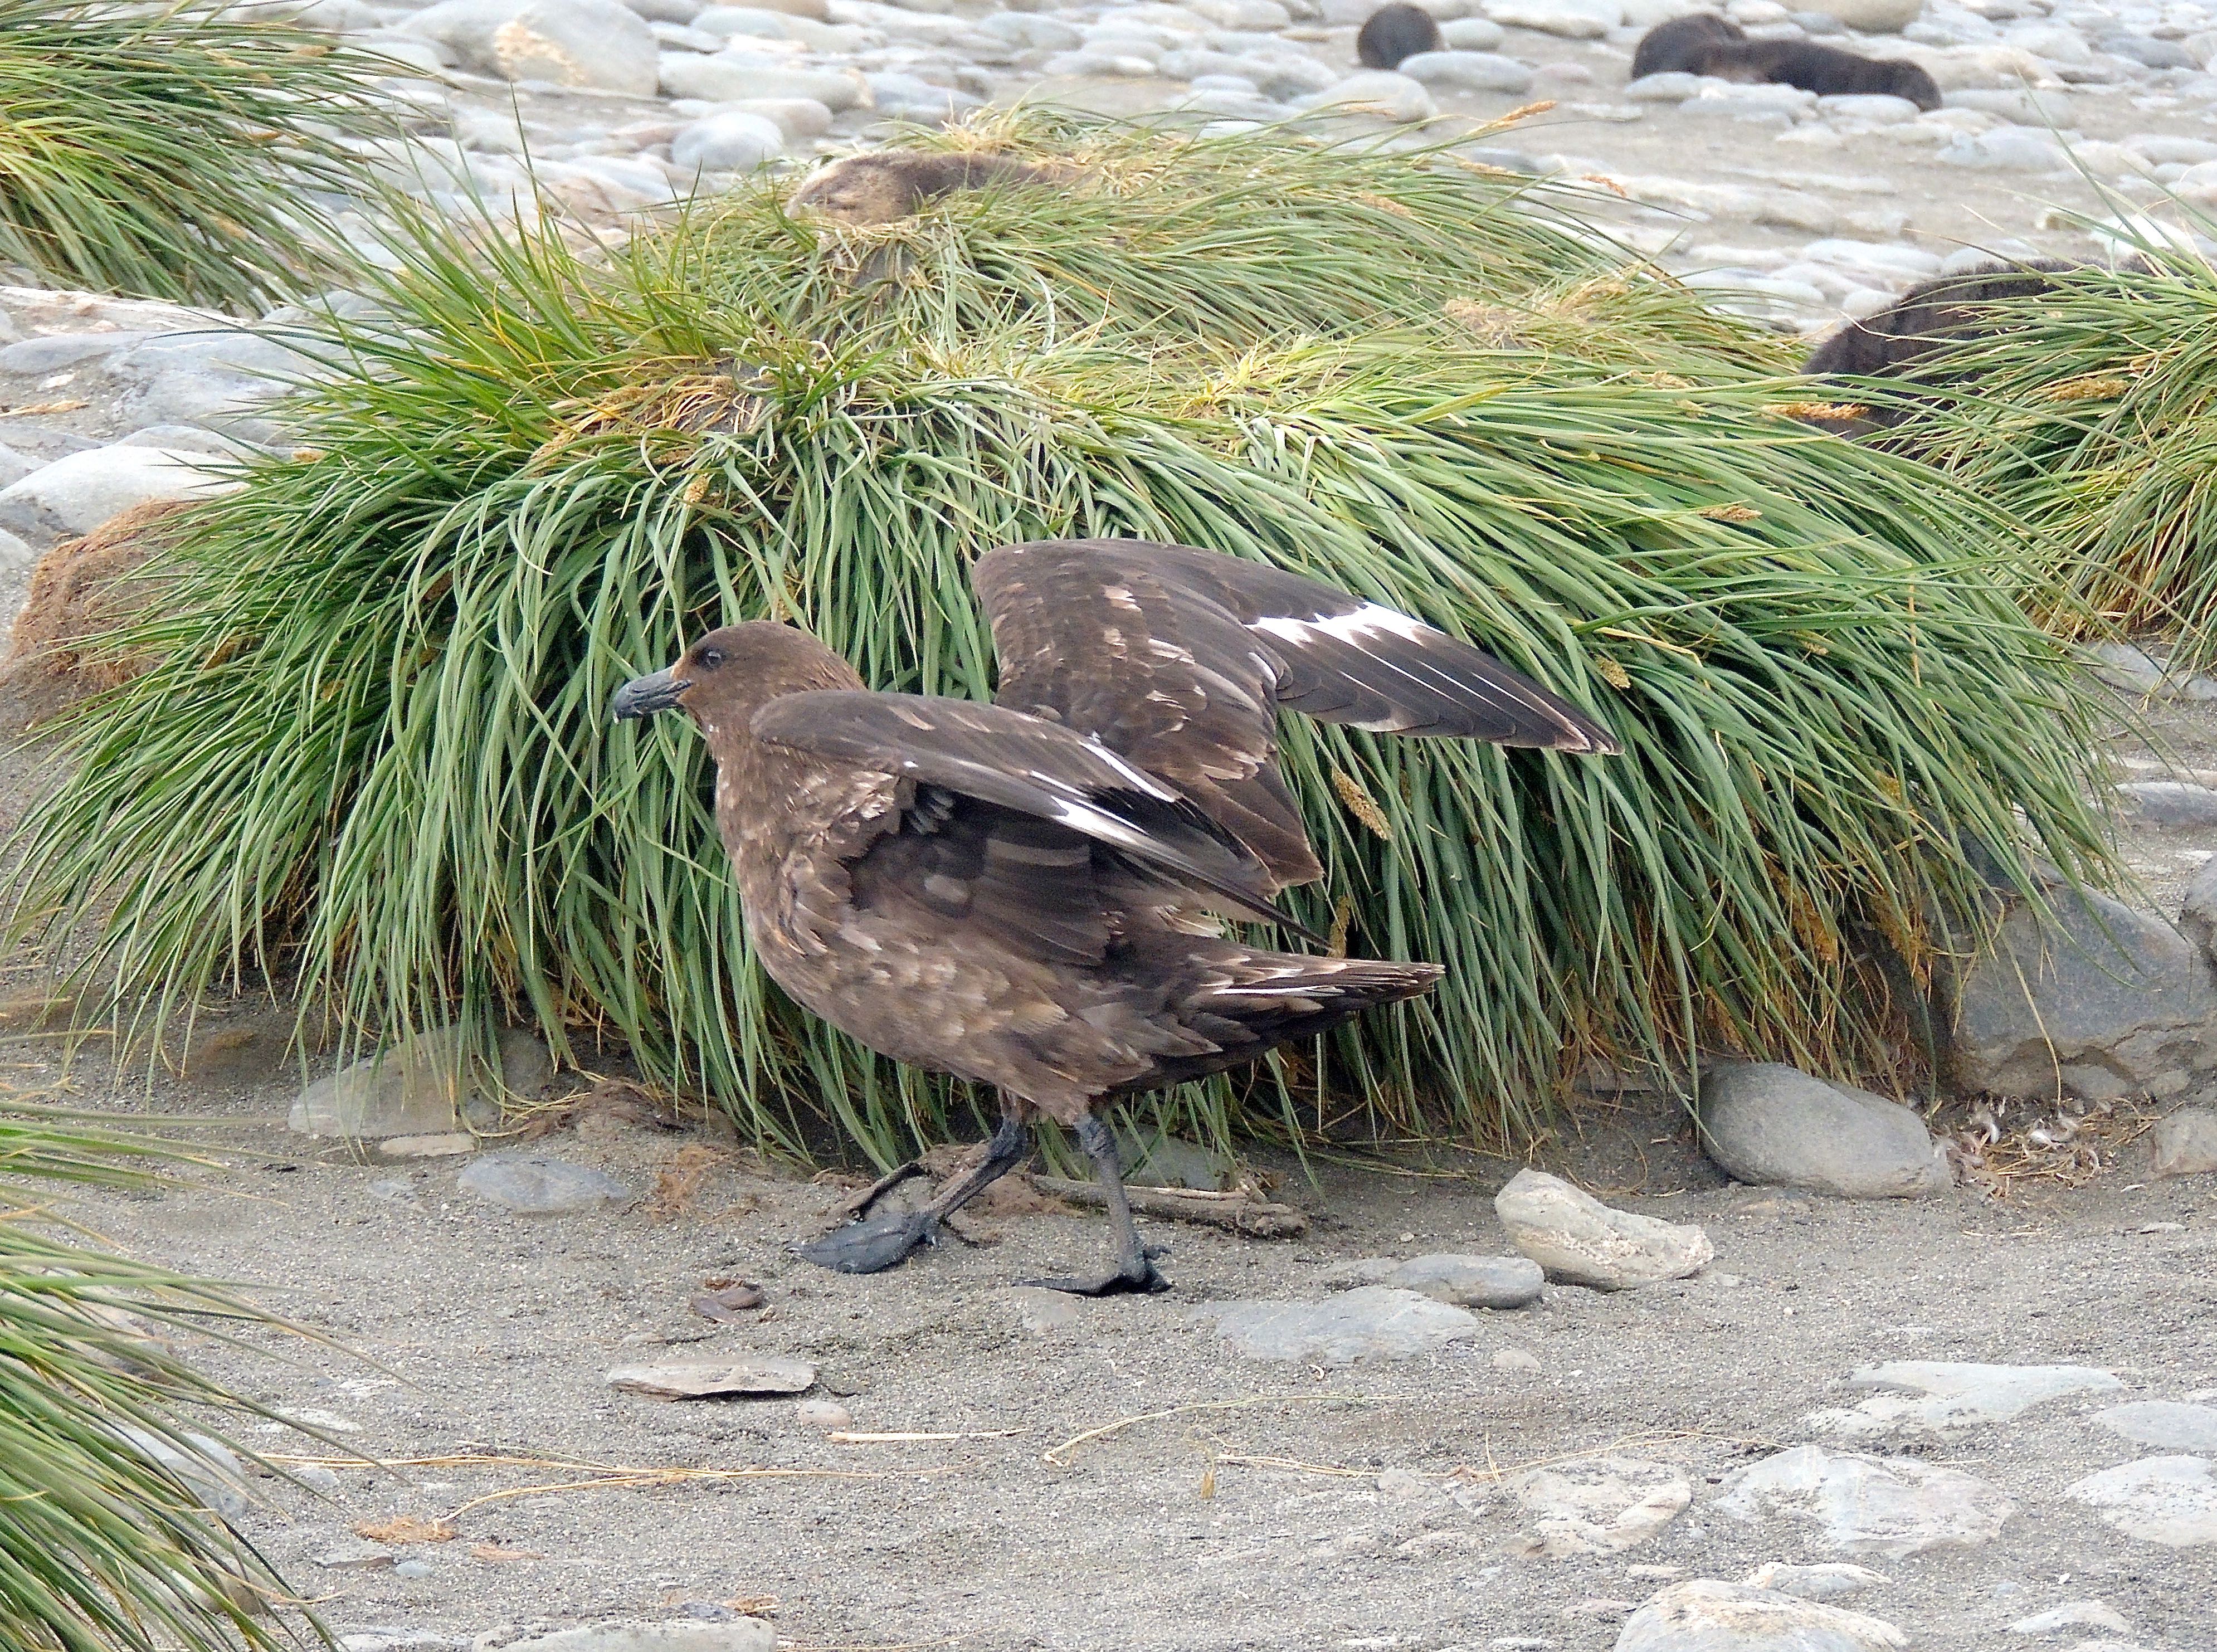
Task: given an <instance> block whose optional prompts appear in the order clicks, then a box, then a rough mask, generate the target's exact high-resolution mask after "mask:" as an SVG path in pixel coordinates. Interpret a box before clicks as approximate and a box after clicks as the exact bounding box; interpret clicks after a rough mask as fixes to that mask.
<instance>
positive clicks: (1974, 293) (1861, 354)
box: [1801, 258, 2078, 379]
mask: <svg viewBox="0 0 2217 1652" xmlns="http://www.w3.org/2000/svg"><path fill="white" fill-rule="evenodd" d="M2076 268H2078V266H2077V265H2075V264H2070V263H2065V262H2060V261H2059V260H2056V259H2053V258H2030V259H2027V260H2026V261H2025V262H2022V263H2010V264H2002V263H1994V264H1980V265H1979V266H1978V267H1977V268H1974V269H1967V270H1965V271H1963V272H1962V273H1961V274H1956V275H1941V276H1936V277H1935V278H1934V279H1933V280H1929V281H1919V282H1918V283H1917V285H1916V286H1915V287H1911V288H1910V289H1909V291H1908V292H1906V293H1903V294H1902V295H1901V296H1900V297H1899V298H1898V299H1895V300H1894V301H1893V303H1892V304H1890V305H1887V307H1886V308H1885V309H1883V310H1881V311H1878V313H1877V314H1875V315H1871V316H1866V317H1863V319H1862V320H1861V321H1851V322H1850V323H1849V324H1847V325H1846V326H1844V327H1843V328H1841V329H1840V330H1839V331H1837V333H1834V334H1833V335H1832V336H1831V337H1829V338H1827V339H1826V340H1825V342H1823V343H1821V344H1819V346H1818V347H1817V348H1816V349H1815V351H1814V352H1813V353H1812V354H1811V355H1810V357H1809V360H1808V361H1807V363H1806V365H1805V366H1804V367H1802V369H1801V370H1802V371H1803V372H1804V373H1812V374H1831V373H1852V374H1854V375H1855V376H1856V377H1857V378H1862V379H1876V378H1890V377H1892V376H1893V375H1895V374H1897V373H1900V372H1901V371H1902V370H1903V369H1904V368H1905V367H1911V366H1912V365H1914V364H1915V363H1916V362H1917V361H1921V360H1923V359H1924V357H1925V356H1928V355H1930V354H1932V353H1933V352H1934V351H1935V350H1937V349H1938V348H1940V347H1941V346H1942V345H1943V344H1947V343H1949V342H1954V341H1956V340H1960V339H1965V338H1972V337H1975V336H1978V335H1979V333H1980V332H1982V331H1984V330H1986V327H1987V317H1986V311H1987V308H1988V306H1990V305H1995V304H1999V303H2003V302H2004V301H2005V300H2008V299H2031V298H2037V297H2039V296H2040V295H2041V293H2049V292H2053V290H2054V287H2055V277H2056V275H2057V274H2060V273H2061V272H2063V271H2066V270H2071V269H2076Z"/></svg>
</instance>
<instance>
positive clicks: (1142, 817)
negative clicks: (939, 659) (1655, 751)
mask: <svg viewBox="0 0 2217 1652" xmlns="http://www.w3.org/2000/svg"><path fill="white" fill-rule="evenodd" d="M973 579H974V583H975V584H976V587H977V589H978V592H979V596H980V598H981V599H982V600H983V601H984V603H985V607H986V610H987V613H989V615H990V616H991V621H992V627H993V638H994V645H995V649H996V650H997V652H998V654H999V656H1000V657H1001V661H1002V681H1001V689H1000V693H999V696H998V699H997V703H996V704H993V705H985V704H981V703H979V702H975V701H970V700H944V699H929V698H924V697H922V696H917V695H905V694H878V693H870V692H868V690H866V689H865V688H863V687H862V685H861V681H860V679H859V678H858V677H857V676H856V675H855V672H854V670H853V669H852V668H851V667H850V666H849V665H848V664H847V663H846V662H845V661H843V660H842V659H840V658H839V657H838V656H837V655H835V654H833V653H832V652H831V650H829V649H827V648H825V647H824V645H823V644H821V643H818V641H816V640H815V639H814V638H811V637H809V636H807V635H806V633H804V632H800V631H797V630H794V629H793V628H792V627H790V626H781V625H774V624H769V623H766V622H760V621H757V622H752V623H749V624H745V625H739V626H727V627H726V628H725V629H723V630H721V631H717V632H710V633H709V634H708V635H707V636H706V637H703V638H701V639H700V640H699V641H698V642H697V643H695V644H694V645H693V646H692V647H691V648H689V650H686V653H685V656H684V657H683V658H682V660H680V661H679V662H678V663H677V664H676V665H675V666H673V667H671V668H670V669H669V670H667V671H663V672H658V673H656V674H654V675H652V676H649V677H643V678H640V679H639V680H638V681H635V682H633V683H630V684H627V685H626V687H624V689H623V690H622V691H621V693H619V694H618V696H617V700H616V705H615V707H614V710H615V712H616V715H617V716H618V717H632V716H640V715H645V713H647V712H654V711H660V710H664V709H666V708H669V707H671V706H682V708H683V709H685V710H686V711H687V712H689V713H691V715H692V716H693V717H694V718H695V720H696V721H697V722H698V724H700V727H701V732H702V734H703V735H704V736H705V737H706V738H707V742H708V745H709V749H710V751H711V753H712V754H713V756H714V758H715V761H716V821H717V827H718V829H719V832H720V834H721V835H722V837H723V840H724V845H725V848H726V849H727V850H728V851H729V853H730V854H731V857H732V866H733V868H734V870H735V872H736V873H737V875H738V885H739V897H740V902H741V904H742V906H743V908H744V911H745V915H746V923H747V933H748V936H749V938H750V940H751V942H752V944H753V946H754V949H755V952H756V957H757V958H758V959H760V960H761V962H762V964H763V968H764V969H766V970H767V971H769V974H770V976H771V977H772V978H774V979H775V980H776V981H777V982H778V983H779V984H780V985H781V986H782V987H783V988H784V989H786V990H787V992H788V993H790V994H791V995H792V996H794V999H796V1000H797V1001H798V1002H800V1003H801V1004H802V1005H803V1006H805V1007H806V1008H808V1009H810V1010H812V1011H813V1012H814V1013H815V1014H818V1015H821V1016H822V1017H824V1020H828V1021H830V1022H831V1023H832V1024H833V1025H834V1026H838V1027H840V1028H841V1029H843V1031H845V1032H847V1033H850V1034H851V1035H853V1036H854V1037H855V1038H856V1039H860V1040H861V1042H863V1043H864V1044H867V1045H869V1046H870V1047H871V1048H873V1049H875V1050H879V1051H883V1052H884V1053H886V1055H889V1056H892V1057H895V1058H896V1059H899V1060H902V1061H908V1062H913V1063H917V1065H920V1066H924V1067H929V1068H931V1069H935V1070H936V1071H940V1072H946V1073H953V1074H955V1075H957V1076H961V1077H964V1078H968V1079H972V1080H974V1081H976V1082H981V1083H987V1084H992V1085H995V1086H997V1088H999V1089H1000V1091H1001V1094H1002V1097H1003V1106H1004V1119H1003V1127H1002V1129H1001V1131H999V1132H998V1133H997V1135H996V1136H995V1137H994V1138H993V1143H992V1145H991V1150H989V1152H988V1154H987V1156H985V1159H984V1160H983V1161H982V1162H980V1163H979V1166H978V1167H977V1168H975V1169H974V1170H973V1171H972V1172H971V1173H970V1174H968V1175H967V1176H966V1177H964V1178H962V1179H961V1180H958V1181H957V1182H956V1183H955V1184H954V1186H952V1187H949V1188H948V1189H947V1190H945V1191H944V1192H942V1193H941V1194H939V1195H938V1197H936V1199H934V1200H933V1201H932V1202H931V1204H930V1205H929V1206H927V1207H926V1209H925V1210H924V1211H921V1212H918V1213H917V1214H916V1215H914V1216H901V1215H888V1216H884V1217H876V1218H872V1219H868V1220H865V1221H862V1222H860V1223H857V1224H855V1225H854V1226H852V1227H850V1228H848V1229H844V1230H841V1231H839V1232H837V1233H834V1234H832V1235H831V1236H828V1237H827V1238H826V1239H824V1240H823V1241H820V1242H818V1243H817V1244H816V1245H814V1246H812V1247H809V1248H806V1250H804V1252H803V1254H804V1255H807V1256H810V1257H811V1258H812V1260H816V1261H822V1262H824V1264H825V1265H827V1266H830V1267H838V1268H841V1269H843V1270H846V1271H850V1272H874V1271H876V1270H877V1269H879V1268H881V1267H889V1266H891V1265H892V1263H893V1262H896V1261H899V1260H900V1259H901V1258H902V1257H903V1256H905V1255H906V1254H909V1252H910V1251H911V1250H913V1249H914V1248H916V1247H917V1245H918V1244H920V1243H923V1242H928V1241H929V1239H930V1238H931V1237H932V1236H933V1234H934V1232H935V1231H936V1224H937V1223H938V1221H939V1219H940V1218H941V1217H944V1216H945V1215H947V1214H948V1213H949V1212H950V1211H953V1210H954V1208H956V1207H957V1206H959V1205H960V1204H961V1203H962V1202H963V1201H964V1200H965V1199H968V1198H969V1197H971V1196H972V1195H973V1194H974V1193H976V1192H977V1191H978V1190H979V1188H981V1187H984V1186H985V1184H986V1183H987V1182H988V1181H990V1180H992V1179H993V1177H994V1176H996V1175H997V1174H1001V1173H1002V1172H1003V1171H1004V1170H1006V1169H1007V1168H1010V1166H1012V1165H1013V1164H1014V1163H1015V1162H1016V1160H1017V1159H1018V1158H1020V1157H1021V1156H1022V1152H1023V1150H1024V1139H1025V1136H1024V1126H1025V1123H1026V1121H1027V1119H1028V1116H1029V1113H1030V1112H1031V1110H1032V1109H1034V1108H1036V1109H1037V1110H1039V1111H1041V1112H1043V1113H1047V1115H1048V1116H1049V1117H1051V1118H1053V1119H1058V1120H1059V1121H1061V1122H1062V1123H1064V1124H1065V1125H1072V1126H1074V1127H1075V1128H1076V1129H1077V1131H1078V1136H1079V1139H1080V1140H1081V1141H1082V1142H1083V1143H1084V1145H1085V1147H1086V1149H1087V1151H1088V1153H1089V1155H1090V1156H1091V1157H1092V1158H1093V1159H1094V1162H1095V1164H1096V1169H1097V1171H1098V1173H1099V1174H1100V1175H1101V1177H1102V1181H1103V1183H1104V1185H1105V1186H1106V1187H1107V1188H1108V1191H1109V1193H1110V1194H1111V1199H1110V1209H1111V1213H1112V1216H1113V1217H1115V1220H1116V1222H1117V1224H1118V1239H1119V1255H1118V1265H1117V1267H1116V1268H1115V1270H1114V1271H1113V1272H1112V1273H1109V1274H1108V1275H1107V1276H1105V1277H1104V1278H1103V1279H1097V1280H1090V1281H1057V1282H1055V1283H1058V1284H1059V1285H1062V1286H1064V1287H1065V1288H1071V1289H1085V1290H1103V1289H1156V1288H1160V1285H1161V1280H1160V1276H1159V1275H1158V1274H1157V1273H1155V1270H1154V1268H1153V1266H1152V1262H1151V1261H1149V1260H1148V1259H1147V1258H1146V1255H1145V1254H1144V1253H1143V1252H1142V1251H1141V1249H1140V1248H1139V1240H1138V1236H1137V1233H1136V1231H1135V1230H1133V1228H1132V1225H1131V1222H1130V1216H1129V1212H1128V1211H1127V1210H1126V1209H1125V1208H1124V1205H1123V1200H1122V1194H1121V1187H1120V1186H1119V1185H1118V1184H1117V1181H1116V1163H1115V1149H1114V1145H1113V1143H1111V1142H1110V1141H1109V1138H1108V1132H1107V1131H1106V1130H1105V1129H1104V1128H1103V1127H1102V1125H1101V1124H1100V1122H1099V1120H1098V1119H1096V1118H1095V1117H1094V1114H1093V1111H1092V1109H1093V1107H1094V1106H1095V1104H1096V1103H1097V1102H1098V1101H1099V1100H1102V1098H1103V1097H1107V1096H1112V1095H1116V1094H1123V1093H1127V1092H1131V1091H1136V1090H1146V1089H1153V1088H1161V1087H1164V1086H1167V1085H1171V1084H1176V1083H1181V1082H1184V1081H1185V1080H1188V1079H1191V1078H1198V1077H1201V1076H1205V1075H1207V1074H1210V1073H1214V1072H1220V1071H1223V1070H1224V1069H1227V1068H1230V1067H1234V1066H1240V1065H1244V1064H1245V1063H1249V1062H1251V1061H1253V1060H1255V1059H1256V1058H1257V1057H1260V1056H1261V1055H1263V1054H1264V1053H1265V1052H1266V1051H1269V1050H1270V1049H1272V1048H1273V1047H1275V1045H1280V1044H1282V1043H1286V1042H1288V1041H1289V1040H1293V1039H1302V1038H1307V1037H1310V1036H1312V1035H1313V1034H1315V1033H1320V1032H1323V1031H1325V1030H1326V1029H1327V1028H1330V1027H1331V1026H1337V1024H1339V1023H1340V1022H1342V1021H1343V1020H1348V1019H1349V1017H1351V1016H1354V1015H1356V1014H1360V1013H1361V1012H1362V1010H1364V1009H1366V1008H1370V1007H1372V1006H1374V1005H1377V1004H1384V1003H1390V1002H1394V1001H1396V1000H1398V999H1403V998H1409V997H1413V996H1417V995H1418V994H1421V993H1423V992H1424V991H1427V990H1429V989H1430V987H1431V985H1432V983H1434V982H1435V981H1436V980H1437V979H1438V977H1439V974H1440V971H1439V969H1438V966H1436V965H1430V964H1400V963H1390V962H1376V961H1372V960H1366V959H1335V958H1318V957H1303V956H1300V955H1296V954H1292V953H1286V952H1270V951H1266V950H1263V949H1261V948H1257V947H1253V946H1245V945H1243V944H1242V943H1240V942H1238V941H1236V940H1227V939H1226V938H1224V937H1223V936H1222V935H1221V934H1218V933H1216V931H1215V929H1214V928H1213V925H1202V924H1197V923H1196V911H1195V909H1197V908H1204V907H1205V908H1210V909H1215V910H1218V911H1221V912H1227V913H1232V914H1236V915H1243V916H1249V917H1261V918H1268V919H1273V920H1275V921H1276V922H1281V923H1282V924H1285V925H1286V926H1287V927H1288V928H1298V926H1297V925H1294V924H1293V923H1292V921H1291V920H1290V919H1288V918H1286V917H1285V916H1284V915H1282V914H1281V913H1279V912H1277V911H1276V909H1275V908H1274V907H1273V906H1272V905H1271V897H1273V895H1274V894H1275V891H1278V890H1279V889H1281V888H1282V887H1284V886H1285V885H1288V884H1294V883H1300V882H1306V881H1307V880H1308V879H1310V878H1315V877H1317V876H1318V875H1319V872H1320V869H1319V867H1318V865H1317V862H1316V860H1315V857H1314V855H1313V854H1312V852H1311V851H1310V848H1309V846H1308V842H1307V840H1306V836H1305V835H1304V834H1303V832H1302V830H1301V825H1300V817H1299V815H1298V813H1297V812H1296V811H1295V810H1294V805H1293V802H1292V799H1291V798H1290V797H1289V795H1288V792H1287V790H1286V786H1285V783H1284V781H1283V780H1282V779H1281V777H1280V775H1279V774H1278V770H1277V762H1276V755H1277V748H1276V735H1275V719H1276V715H1277V708H1278V707H1279V706H1292V707H1294V709H1297V710H1300V711H1302V712H1306V713H1307V714H1308V715H1310V716H1312V717H1317V718H1323V719H1325V720H1327V721H1331V722H1339V723H1346V724H1354V725H1356V726H1357V727H1362V728H1366V729H1372V730H1380V731H1386V732H1397V733H1406V734H1438V735H1458V736H1464V737H1477V738H1482V739H1488V740H1493V741H1497V742H1499V743H1505V744H1516V745H1527V746H1547V747H1552V748H1553V749H1559V750H1566V751H1586V752H1607V751H1611V750H1614V749H1615V745H1614V743H1613V742H1612V741H1611V740H1610V738H1609V735H1608V734H1607V732H1606V731H1605V730H1603V729H1602V728H1601V726H1600V725H1599V724H1596V723H1595V722H1593V721H1592V720H1591V719H1590V718H1587V717H1586V716H1584V714H1583V713H1582V712H1578V711H1577V710H1576V709H1574V708H1573V707H1572V706H1568V705H1566V704H1565V703H1564V702H1563V701H1561V700H1558V699H1557V698H1555V697H1554V696H1553V695H1552V694H1550V693H1547V692H1546V691H1545V690H1544V689H1541V688H1540V687H1537V686H1536V685H1535V684H1533V683H1531V682H1529V681H1526V680H1525V679H1524V678H1522V677H1521V676H1518V675H1516V673H1515V672H1512V671H1510V670H1509V669H1507V668H1506V667H1504V666H1503V665H1501V664H1499V663H1498V662H1495V661H1493V660H1491V659H1489V658H1488V657H1487V656H1485V655H1483V654H1480V653H1479V652H1478V651H1477V650H1474V649H1473V648H1470V647H1469V646H1468V645H1467V644H1462V643H1459V642H1457V641H1455V640H1454V639H1453V638H1449V637H1448V636H1447V635H1445V634H1444V633H1442V632H1437V631H1435V630H1433V629H1432V628H1430V626H1423V625H1422V624H1420V623H1419V622H1417V621H1416V620H1411V619H1409V618H1408V617H1406V616H1405V615H1403V614H1399V613H1395V612H1394V611H1393V610H1391V609H1387V608H1384V607H1379V606H1377V605H1375V604H1370V603H1365V602H1363V601H1361V600H1360V599H1358V598H1356V597H1352V596H1349V595H1347V594H1346V593H1344V592H1340V591H1335V590H1332V589H1330V588H1328V587H1325V586H1320V585H1317V584H1314V583H1311V582H1309V581H1307V580H1303V579H1300V578H1297V577H1295V576H1291V575H1288V574H1283V573H1280V572H1278V571H1276V570H1273V569H1269V568H1267V567H1264V566H1262V565H1260V564H1254V563H1249V562H1244V561H1240V560H1238V559H1235V558H1229V557H1224V556H1220V555H1218V554H1217V553H1215V552H1207V551H1197V550H1193V549H1191V548H1189V547H1185V546H1163V545H1155V544H1152V543H1148V542H1145V541H1139V540H1054V541H1047V542H1045V543H1041V544H1034V545H1025V546H1008V547H1005V548H1004V549H1002V550H1000V551H997V552H993V553H992V554H991V555H990V556H988V557H986V558H983V559H982V560H981V561H980V562H979V564H978V567H977V569H976V570H975V573H974V576H973ZM1304 933H1306V932H1304Z"/></svg>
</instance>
